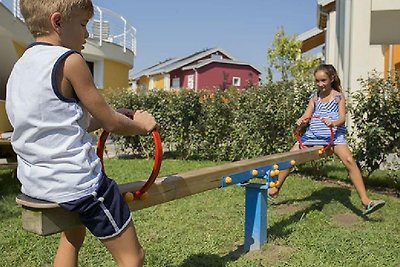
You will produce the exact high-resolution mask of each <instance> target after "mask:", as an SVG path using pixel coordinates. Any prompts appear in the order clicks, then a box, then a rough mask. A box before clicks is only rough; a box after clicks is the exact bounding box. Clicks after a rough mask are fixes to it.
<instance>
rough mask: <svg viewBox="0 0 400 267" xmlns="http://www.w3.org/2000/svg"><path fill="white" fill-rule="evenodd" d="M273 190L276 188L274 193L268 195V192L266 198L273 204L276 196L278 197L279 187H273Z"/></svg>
mask: <svg viewBox="0 0 400 267" xmlns="http://www.w3.org/2000/svg"><path fill="white" fill-rule="evenodd" d="M275 188H276V191H275V192H274V193H272V194H270V193H269V192H268V194H267V196H268V201H271V202H273V201H274V199H275V198H277V197H278V195H279V190H280V189H281V188H280V187H275ZM268 191H269V190H268Z"/></svg>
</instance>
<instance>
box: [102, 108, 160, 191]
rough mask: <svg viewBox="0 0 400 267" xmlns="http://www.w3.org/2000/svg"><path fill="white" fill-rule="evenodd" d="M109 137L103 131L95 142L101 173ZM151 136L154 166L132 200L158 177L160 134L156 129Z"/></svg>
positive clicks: (130, 115) (128, 115)
mask: <svg viewBox="0 0 400 267" xmlns="http://www.w3.org/2000/svg"><path fill="white" fill-rule="evenodd" d="M124 115H126V116H127V117H130V118H132V117H133V116H132V114H124ZM108 135H109V132H107V131H103V132H102V133H101V135H100V137H99V140H98V142H97V156H98V157H99V158H100V161H101V165H102V167H103V172H104V173H105V169H104V162H103V154H104V146H105V143H106V140H107V137H108ZM151 135H152V136H153V142H154V164H153V170H152V172H151V174H150V176H149V178H148V179H147V181H146V183H145V184H144V185H143V186H142V187H141V188H140V189H139V190H138V191H136V192H132V193H133V196H134V198H140V196H142V195H143V194H144V193H145V192H146V191H147V190H148V189H149V187H150V186H151V185H152V184H153V183H154V181H155V179H156V178H157V176H158V172H159V171H160V168H161V161H162V155H163V150H162V145H161V137H160V134H159V133H158V131H157V129H155V130H153V131H152V132H151Z"/></svg>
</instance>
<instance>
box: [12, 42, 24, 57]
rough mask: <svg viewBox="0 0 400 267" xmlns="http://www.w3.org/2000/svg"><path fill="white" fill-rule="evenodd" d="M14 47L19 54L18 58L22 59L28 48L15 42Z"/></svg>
mask: <svg viewBox="0 0 400 267" xmlns="http://www.w3.org/2000/svg"><path fill="white" fill-rule="evenodd" d="M13 45H14V48H15V52H16V53H17V57H18V58H20V57H22V55H23V54H24V52H25V50H26V47H25V46H24V45H20V44H19V43H17V42H15V41H13Z"/></svg>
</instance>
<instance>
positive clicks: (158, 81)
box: [153, 74, 164, 89]
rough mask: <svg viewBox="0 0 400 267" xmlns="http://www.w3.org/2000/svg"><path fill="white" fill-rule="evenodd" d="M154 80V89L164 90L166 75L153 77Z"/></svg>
mask: <svg viewBox="0 0 400 267" xmlns="http://www.w3.org/2000/svg"><path fill="white" fill-rule="evenodd" d="M153 79H154V88H155V89H164V75H162V74H157V75H156V76H154V77H153Z"/></svg>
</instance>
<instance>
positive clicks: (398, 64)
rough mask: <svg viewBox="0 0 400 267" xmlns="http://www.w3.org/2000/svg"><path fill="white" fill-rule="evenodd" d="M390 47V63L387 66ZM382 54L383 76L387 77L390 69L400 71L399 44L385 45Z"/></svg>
mask: <svg viewBox="0 0 400 267" xmlns="http://www.w3.org/2000/svg"><path fill="white" fill-rule="evenodd" d="M390 49H392V62H391V64H392V65H391V66H390V67H389V64H390V59H389V57H390ZM383 55H384V57H385V60H384V62H385V63H384V64H385V67H384V71H385V74H384V75H385V78H387V76H388V74H389V70H390V69H391V70H396V71H400V44H396V45H392V47H391V46H390V45H386V46H385V47H384V49H383Z"/></svg>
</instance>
